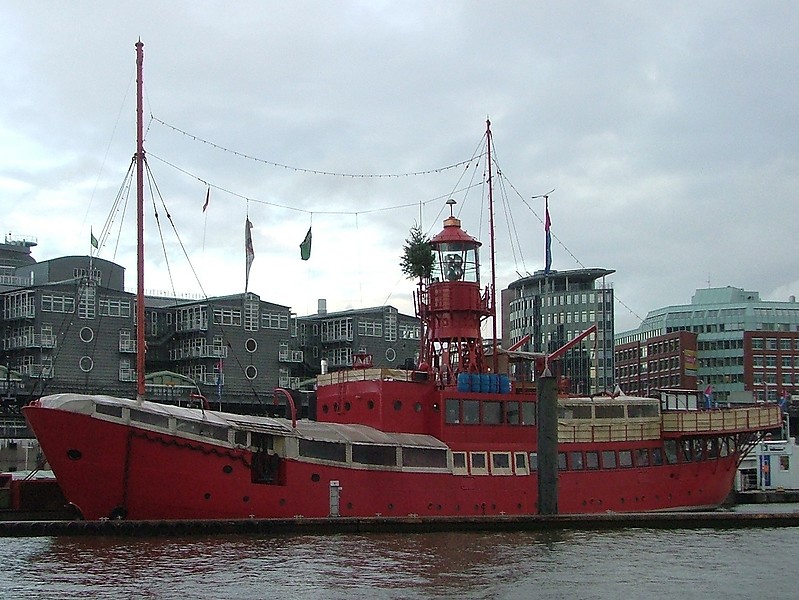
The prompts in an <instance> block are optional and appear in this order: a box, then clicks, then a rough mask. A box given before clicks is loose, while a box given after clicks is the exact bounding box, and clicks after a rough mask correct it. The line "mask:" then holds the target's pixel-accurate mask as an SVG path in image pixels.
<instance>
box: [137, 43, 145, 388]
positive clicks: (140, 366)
mask: <svg viewBox="0 0 799 600" xmlns="http://www.w3.org/2000/svg"><path fill="white" fill-rule="evenodd" d="M143 72H144V44H143V43H142V41H141V39H140V40H139V41H138V42H136V223H137V235H136V274H137V279H136V399H137V400H139V401H142V400H144V353H145V347H144V328H145V322H144V108H143V104H144V103H143V100H142V97H143V91H142V88H143V85H144V82H143Z"/></svg>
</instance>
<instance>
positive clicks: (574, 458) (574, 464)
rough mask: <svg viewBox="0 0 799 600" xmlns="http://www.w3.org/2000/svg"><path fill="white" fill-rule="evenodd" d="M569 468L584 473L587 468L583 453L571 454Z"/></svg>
mask: <svg viewBox="0 0 799 600" xmlns="http://www.w3.org/2000/svg"><path fill="white" fill-rule="evenodd" d="M569 466H570V467H571V469H572V470H573V471H582V470H583V468H584V466H585V465H584V464H583V453H582V452H569Z"/></svg>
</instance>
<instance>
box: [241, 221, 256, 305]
mask: <svg viewBox="0 0 799 600" xmlns="http://www.w3.org/2000/svg"><path fill="white" fill-rule="evenodd" d="M244 253H245V255H246V257H247V258H246V260H247V270H246V273H245V274H244V291H245V292H246V291H247V288H248V287H249V285H250V267H251V266H252V261H253V260H254V259H255V250H254V249H253V247H252V223H251V222H250V218H249V217H247V222H246V223H245V224H244Z"/></svg>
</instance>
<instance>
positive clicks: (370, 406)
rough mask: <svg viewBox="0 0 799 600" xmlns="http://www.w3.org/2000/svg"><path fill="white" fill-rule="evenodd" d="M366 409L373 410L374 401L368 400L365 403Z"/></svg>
mask: <svg viewBox="0 0 799 600" xmlns="http://www.w3.org/2000/svg"><path fill="white" fill-rule="evenodd" d="M366 408H368V409H369V410H374V408H375V401H374V400H368V401H367V402H366Z"/></svg>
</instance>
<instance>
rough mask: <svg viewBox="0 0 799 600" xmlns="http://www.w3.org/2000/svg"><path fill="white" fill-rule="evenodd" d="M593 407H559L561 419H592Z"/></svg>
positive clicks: (579, 405)
mask: <svg viewBox="0 0 799 600" xmlns="http://www.w3.org/2000/svg"><path fill="white" fill-rule="evenodd" d="M591 416H592V415H591V406H589V405H587V404H586V405H583V404H578V405H567V406H559V407H558V418H559V419H590V418H591Z"/></svg>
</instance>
